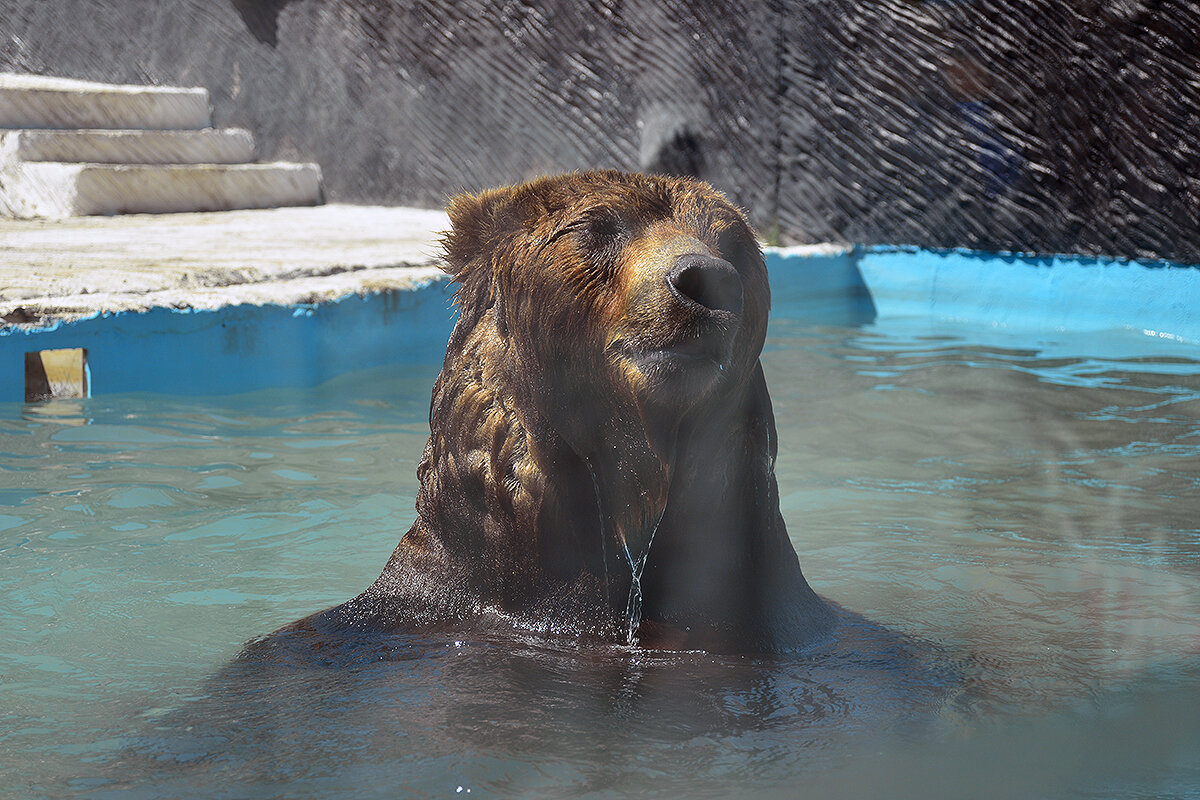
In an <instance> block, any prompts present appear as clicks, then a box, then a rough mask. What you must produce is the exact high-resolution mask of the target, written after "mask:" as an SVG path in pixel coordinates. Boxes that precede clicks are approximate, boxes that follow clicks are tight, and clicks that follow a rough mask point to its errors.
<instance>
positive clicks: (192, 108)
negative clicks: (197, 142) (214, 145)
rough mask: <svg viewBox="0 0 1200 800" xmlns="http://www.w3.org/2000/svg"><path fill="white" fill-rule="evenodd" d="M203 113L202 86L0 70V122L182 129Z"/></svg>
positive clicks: (203, 120)
mask: <svg viewBox="0 0 1200 800" xmlns="http://www.w3.org/2000/svg"><path fill="white" fill-rule="evenodd" d="M209 119H210V117H209V102H208V90H207V89H202V88H189V89H185V88H175V87H161V86H122V85H118V84H109V83H94V82H92V81H77V80H71V79H67V78H50V77H45V76H40V75H15V74H11V73H0V128H88V129H91V128H105V129H138V128H140V129H146V130H164V129H172V128H174V129H179V130H187V129H195V128H207V127H209V125H210V122H209Z"/></svg>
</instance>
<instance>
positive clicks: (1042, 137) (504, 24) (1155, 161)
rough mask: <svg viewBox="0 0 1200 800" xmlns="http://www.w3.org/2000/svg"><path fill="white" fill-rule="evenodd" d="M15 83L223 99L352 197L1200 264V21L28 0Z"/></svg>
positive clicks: (947, 12)
mask: <svg viewBox="0 0 1200 800" xmlns="http://www.w3.org/2000/svg"><path fill="white" fill-rule="evenodd" d="M4 5H5V9H4V13H3V15H0V69H6V70H16V71H22V72H37V73H49V74H57V75H65V76H70V77H79V78H91V79H98V80H117V81H124V82H149V83H161V84H185V85H202V86H206V87H207V88H208V89H209V90H210V91H211V93H212V97H213V105H214V120H215V122H216V124H218V125H240V126H244V127H247V128H250V129H251V130H252V131H253V132H254V134H255V136H256V138H257V139H258V142H259V147H260V152H261V155H262V156H263V157H265V158H292V159H314V160H316V161H318V162H320V163H321V165H322V167H323V169H324V171H325V179H326V192H327V196H328V197H329V198H330V199H332V200H336V201H348V202H386V203H407V204H416V205H425V206H439V205H441V204H442V203H443V202H444V201H445V199H446V198H447V196H448V195H450V194H452V193H454V192H456V191H459V190H462V189H478V188H482V187H484V186H488V185H494V184H500V183H508V182H511V181H515V180H520V179H523V178H527V177H532V176H534V175H537V174H542V173H547V172H555V171H560V170H565V169H578V168H585V167H591V166H602V167H618V168H623V169H642V170H662V171H670V172H681V173H688V174H695V175H698V176H700V177H702V178H704V179H706V180H709V181H711V182H712V183H714V184H715V185H717V186H718V187H719V188H721V189H723V190H724V191H726V192H728V193H729V194H730V195H731V196H732V197H733V198H734V199H735V201H737V202H738V203H740V204H742V205H743V206H744V207H746V208H747V210H748V211H749V212H750V214H751V216H752V218H753V219H754V221H755V223H756V224H757V225H759V227H760V228H761V229H762V230H763V232H764V233H765V234H766V235H767V236H768V237H771V238H777V239H779V240H781V241H785V242H787V241H791V242H804V241H824V240H835V241H836V240H844V241H854V242H864V243H879V242H883V243H906V244H919V245H925V246H967V247H979V248H985V249H1017V250H1027V251H1043V252H1046V251H1054V252H1081V253H1097V254H1108V255H1124V256H1140V257H1162V258H1172V259H1177V260H1183V261H1191V262H1200V224H1197V223H1198V222H1200V160H1198V155H1197V154H1198V151H1200V138H1198V136H1200V133H1198V132H1200V125H1198V124H1197V123H1198V122H1200V119H1198V114H1200V73H1198V71H1197V66H1198V63H1200V62H1198V57H1197V55H1196V54H1197V53H1200V7H1198V6H1200V4H1195V3H1192V2H1188V1H1187V0H1179V2H1170V1H1169V0H974V1H973V2H972V1H970V0H924V1H923V2H922V1H919V0H748V2H734V0H716V1H715V2H700V0H682V1H681V2H677V3H668V2H649V0H587V1H586V2H579V1H574V2H573V1H570V0H545V1H544V2H513V1H511V0H495V1H493V2H489V1H487V0H456V1H455V2H448V0H411V1H410V2H401V1H400V0H107V1H106V2H105V1H102V0H55V1H54V2H52V3H50V2H46V1H45V0H5V3H4Z"/></svg>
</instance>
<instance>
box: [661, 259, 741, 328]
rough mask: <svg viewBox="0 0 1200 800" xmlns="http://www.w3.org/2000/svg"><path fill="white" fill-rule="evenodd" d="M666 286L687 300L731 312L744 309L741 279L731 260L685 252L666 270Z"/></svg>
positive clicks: (712, 308)
mask: <svg viewBox="0 0 1200 800" xmlns="http://www.w3.org/2000/svg"><path fill="white" fill-rule="evenodd" d="M667 286H669V287H671V292H672V293H673V294H674V295H675V296H676V297H678V298H680V299H681V300H683V301H684V302H685V303H689V302H690V303H696V304H697V305H700V306H703V307H704V308H707V309H708V310H710V311H728V312H730V313H731V314H740V313H741V311H742V279H741V278H740V277H739V276H738V273H737V270H736V269H734V268H733V265H732V264H730V263H729V262H728V261H723V260H721V259H719V258H714V257H712V256H706V255H703V254H701V253H685V254H683V255H681V256H680V257H679V258H677V259H675V265H674V266H673V267H671V271H670V272H668V273H667Z"/></svg>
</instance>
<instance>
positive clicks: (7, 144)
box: [0, 128, 254, 164]
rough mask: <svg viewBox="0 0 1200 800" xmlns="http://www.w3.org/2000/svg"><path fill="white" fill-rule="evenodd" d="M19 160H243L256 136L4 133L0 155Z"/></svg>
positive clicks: (230, 132) (226, 132) (250, 155)
mask: <svg viewBox="0 0 1200 800" xmlns="http://www.w3.org/2000/svg"><path fill="white" fill-rule="evenodd" d="M3 153H9V154H11V157H12V158H15V159H17V160H19V161H71V162H86V163H91V164H244V163H247V162H249V161H253V160H254V138H253V137H252V136H251V135H250V132H249V131H246V130H241V129H240V128H229V129H221V130H215V129H212V128H209V129H206V130H199V131H103V130H100V131H97V130H92V131H61V130H24V131H10V132H8V133H2V132H0V154H3Z"/></svg>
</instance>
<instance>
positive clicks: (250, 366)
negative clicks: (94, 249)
mask: <svg viewBox="0 0 1200 800" xmlns="http://www.w3.org/2000/svg"><path fill="white" fill-rule="evenodd" d="M450 287H451V284H450V283H449V281H446V280H438V281H434V282H431V283H430V284H428V285H425V286H422V287H419V288H415V289H412V290H407V291H390V292H380V293H375V294H368V295H363V296H360V295H354V294H352V295H348V296H346V297H342V298H340V299H338V300H336V301H334V302H329V303H321V304H315V305H308V304H305V305H291V306H284V305H263V306H256V305H236V306H229V307H226V308H223V309H219V310H215V311H178V310H174V309H155V310H153V311H148V312H142V313H137V312H127V313H119V314H107V315H96V316H94V317H90V318H88V319H83V320H79V321H75V322H69V323H61V324H59V325H56V326H55V327H53V328H45V329H38V328H35V329H24V330H22V329H17V328H9V329H7V330H4V331H2V332H0V402H5V401H22V400H24V396H25V395H24V370H25V353H26V351H32V350H49V349H56V348H66V347H86V348H87V351H88V366H89V368H90V372H91V388H92V395H93V396H96V395H101V394H113V393H125V392H158V393H167V394H180V395H214V394H233V393H237V392H247V391H254V390H256V389H265V388H273V387H281V386H282V387H287V386H314V385H316V384H319V383H322V382H324V381H326V380H329V379H330V378H333V377H336V376H337V375H339V374H341V373H344V372H350V371H352V370H358V369H369V368H371V367H379V366H385V365H389V364H417V363H420V364H426V363H428V364H440V363H441V360H442V354H443V353H444V351H445V348H446V340H447V339H448V338H449V336H450V331H451V329H452V328H453V325H454V311H453V306H452V291H451V288H450Z"/></svg>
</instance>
